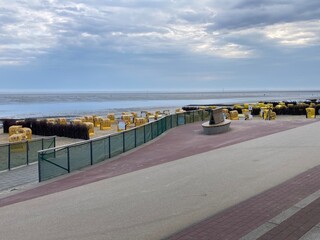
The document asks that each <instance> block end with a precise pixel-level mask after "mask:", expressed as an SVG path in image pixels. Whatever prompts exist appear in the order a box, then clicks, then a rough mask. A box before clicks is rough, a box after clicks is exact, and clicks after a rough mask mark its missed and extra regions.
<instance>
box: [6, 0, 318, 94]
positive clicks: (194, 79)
mask: <svg viewBox="0 0 320 240" xmlns="http://www.w3.org/2000/svg"><path fill="white" fill-rule="evenodd" d="M319 66H320V1H319V0H307V1H306V0H211V1H210V0H197V1H190V0H189V1H186V0H180V1H179V0H140V1H138V0H104V1H101V0H86V1H65V0H16V1H15V0H0V91H1V92H6V91H43V90H51V91H56V90H57V91H74V90H76V91H77V90H79V91H164V90H167V91H228V90H244V91H246V90H319V89H320V81H319V80H320V79H319V78H320V77H319V76H320V67H319Z"/></svg>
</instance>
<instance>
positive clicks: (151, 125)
mask: <svg viewBox="0 0 320 240" xmlns="http://www.w3.org/2000/svg"><path fill="white" fill-rule="evenodd" d="M150 125H151V139H153V122H152V123H151V124H150Z"/></svg>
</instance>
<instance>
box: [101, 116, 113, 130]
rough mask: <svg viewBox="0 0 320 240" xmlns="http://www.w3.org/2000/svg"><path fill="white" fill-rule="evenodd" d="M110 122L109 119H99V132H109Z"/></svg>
mask: <svg viewBox="0 0 320 240" xmlns="http://www.w3.org/2000/svg"><path fill="white" fill-rule="evenodd" d="M110 129H111V121H110V119H109V118H105V119H101V121H100V130H110Z"/></svg>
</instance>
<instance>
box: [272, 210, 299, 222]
mask: <svg viewBox="0 0 320 240" xmlns="http://www.w3.org/2000/svg"><path fill="white" fill-rule="evenodd" d="M299 210H301V208H298V207H295V206H293V207H291V208H288V209H287V210H285V211H283V212H282V213H280V214H279V215H277V216H276V217H274V218H272V219H271V220H269V221H268V222H270V223H274V224H280V223H282V222H283V221H285V220H286V219H288V218H289V217H291V216H292V215H294V214H295V213H297V212H298V211H299Z"/></svg>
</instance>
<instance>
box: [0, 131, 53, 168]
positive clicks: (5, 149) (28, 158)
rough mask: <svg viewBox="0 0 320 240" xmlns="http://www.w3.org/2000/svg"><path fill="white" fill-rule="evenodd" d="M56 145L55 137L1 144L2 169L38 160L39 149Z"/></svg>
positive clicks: (0, 163) (0, 159)
mask: <svg viewBox="0 0 320 240" xmlns="http://www.w3.org/2000/svg"><path fill="white" fill-rule="evenodd" d="M55 146H56V138H55V137H45V138H39V139H34V140H31V141H23V142H18V143H6V144H1V145H0V171H4V170H11V169H12V168H15V167H19V166H22V165H29V164H30V163H33V162H36V161H38V151H40V150H43V149H47V148H52V147H55Z"/></svg>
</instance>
